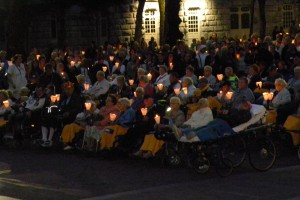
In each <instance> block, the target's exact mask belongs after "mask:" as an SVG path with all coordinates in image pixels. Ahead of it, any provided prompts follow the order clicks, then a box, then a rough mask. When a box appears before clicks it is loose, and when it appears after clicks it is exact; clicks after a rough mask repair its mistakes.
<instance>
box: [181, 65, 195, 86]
mask: <svg viewBox="0 0 300 200" xmlns="http://www.w3.org/2000/svg"><path fill="white" fill-rule="evenodd" d="M194 71H195V69H194V67H193V66H192V65H189V66H187V67H186V69H185V75H184V76H183V77H182V79H181V80H182V81H183V79H184V78H185V77H189V78H191V79H192V80H193V83H194V85H195V86H197V85H198V78H197V76H196V75H195V73H194Z"/></svg>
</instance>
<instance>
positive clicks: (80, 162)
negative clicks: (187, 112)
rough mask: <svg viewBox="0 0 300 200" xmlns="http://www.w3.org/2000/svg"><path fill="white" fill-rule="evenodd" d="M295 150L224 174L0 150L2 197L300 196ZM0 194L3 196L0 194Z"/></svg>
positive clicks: (154, 163) (150, 163)
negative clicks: (258, 166)
mask: <svg viewBox="0 0 300 200" xmlns="http://www.w3.org/2000/svg"><path fill="white" fill-rule="evenodd" d="M299 164H300V161H299V160H298V159H297V157H296V154H295V152H293V153H290V154H287V155H283V156H281V157H279V159H278V160H277V162H276V164H275V166H274V168H273V169H271V170H270V171H268V172H264V173H260V172H257V171H255V170H253V169H252V168H251V167H250V166H249V165H248V162H245V163H244V164H243V165H242V166H241V167H240V168H238V169H236V170H235V171H234V172H233V174H232V175H231V176H229V177H226V178H220V177H219V176H217V174H216V172H215V171H214V170H210V171H209V172H208V173H207V174H205V175H200V174H196V173H195V172H194V171H193V170H191V169H189V168H186V167H180V168H173V169H170V168H168V167H163V166H162V165H161V164H160V162H159V161H158V160H136V159H130V158H115V159H111V160H104V159H101V158H99V157H95V156H92V157H91V156H87V155H86V154H82V153H79V154H78V153H77V154H67V153H63V152H48V151H33V150H17V151H11V150H6V149H2V150H0V199H1V200H2V199H10V198H12V199H28V200H35V199H45V200H46V199H64V200H68V199H70V200H71V199H72V200H76V199H95V200H98V199H99V200H102V199H120V200H121V199H149V200H150V199H151V200H152V199H200V198H201V199H272V200H273V199H300V186H299V183H300V165H299ZM1 195H2V196H1Z"/></svg>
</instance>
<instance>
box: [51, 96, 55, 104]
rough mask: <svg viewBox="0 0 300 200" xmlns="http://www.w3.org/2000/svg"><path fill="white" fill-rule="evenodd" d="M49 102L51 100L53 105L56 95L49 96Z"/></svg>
mask: <svg viewBox="0 0 300 200" xmlns="http://www.w3.org/2000/svg"><path fill="white" fill-rule="evenodd" d="M50 100H51V102H52V103H55V101H56V95H51V96H50Z"/></svg>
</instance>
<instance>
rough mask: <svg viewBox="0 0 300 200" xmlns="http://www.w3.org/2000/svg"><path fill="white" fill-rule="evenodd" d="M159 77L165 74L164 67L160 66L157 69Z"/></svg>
mask: <svg viewBox="0 0 300 200" xmlns="http://www.w3.org/2000/svg"><path fill="white" fill-rule="evenodd" d="M158 72H159V75H161V76H162V75H164V74H165V73H167V67H166V66H165V65H160V66H159V69H158Z"/></svg>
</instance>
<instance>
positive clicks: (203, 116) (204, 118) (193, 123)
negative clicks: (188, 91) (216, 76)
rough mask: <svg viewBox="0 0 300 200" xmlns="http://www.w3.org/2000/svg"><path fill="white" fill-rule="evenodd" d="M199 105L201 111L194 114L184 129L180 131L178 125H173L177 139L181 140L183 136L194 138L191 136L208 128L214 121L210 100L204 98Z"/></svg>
mask: <svg viewBox="0 0 300 200" xmlns="http://www.w3.org/2000/svg"><path fill="white" fill-rule="evenodd" d="M198 104H199V109H198V110H197V111H195V112H194V113H193V114H192V116H191V118H190V119H189V120H187V121H186V122H184V123H183V125H182V127H183V128H181V129H178V128H177V126H176V125H173V127H172V129H173V131H174V133H175V136H176V138H177V139H179V138H181V136H182V135H185V136H187V138H192V137H194V135H190V133H192V132H193V131H194V130H196V129H199V128H201V127H203V126H206V125H207V124H208V123H209V122H211V121H212V120H213V114H212V111H211V109H210V108H209V104H208V100H207V99H206V98H202V99H200V100H199V101H198Z"/></svg>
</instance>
